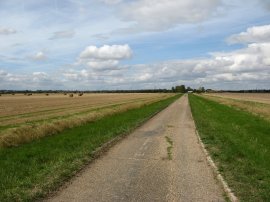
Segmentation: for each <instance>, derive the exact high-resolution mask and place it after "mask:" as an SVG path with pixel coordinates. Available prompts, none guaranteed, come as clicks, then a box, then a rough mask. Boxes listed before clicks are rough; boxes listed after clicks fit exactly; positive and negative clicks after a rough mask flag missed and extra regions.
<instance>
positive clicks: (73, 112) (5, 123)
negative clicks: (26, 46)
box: [0, 93, 172, 147]
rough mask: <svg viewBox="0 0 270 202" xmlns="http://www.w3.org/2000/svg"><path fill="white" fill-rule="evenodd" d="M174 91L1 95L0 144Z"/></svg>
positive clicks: (22, 140) (47, 132)
mask: <svg viewBox="0 0 270 202" xmlns="http://www.w3.org/2000/svg"><path fill="white" fill-rule="evenodd" d="M170 96H172V94H162V93H160V94H147V93H134V94H84V95H82V96H79V95H78V94H74V95H73V97H69V95H68V94H67V95H64V94H49V95H46V94H41V95H40V94H33V95H32V96H26V95H23V94H17V95H2V96H1V97H0V147H9V146H17V145H19V144H22V143H25V142H30V141H32V140H33V139H38V138H40V137H44V136H47V135H53V134H56V133H59V132H61V131H62V130H64V129H65V128H72V127H74V126H78V125H81V124H83V123H86V122H89V121H93V120H96V119H98V118H100V117H103V116H106V115H108V114H112V113H116V112H120V111H124V110H127V109H132V108H136V107H139V106H142V105H144V104H149V103H152V102H155V101H158V100H161V99H165V98H168V97H170Z"/></svg>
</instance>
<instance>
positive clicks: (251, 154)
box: [189, 95, 270, 202]
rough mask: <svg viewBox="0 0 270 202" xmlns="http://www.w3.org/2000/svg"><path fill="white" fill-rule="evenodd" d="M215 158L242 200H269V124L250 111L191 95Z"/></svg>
mask: <svg viewBox="0 0 270 202" xmlns="http://www.w3.org/2000/svg"><path fill="white" fill-rule="evenodd" d="M189 102H190V105H191V110H192V114H193V117H194V120H195V123H196V126H197V129H198V131H199V134H200V136H201V138H202V141H203V142H204V144H205V145H206V147H207V150H208V151H209V152H210V154H211V156H212V158H213V159H214V161H215V162H216V163H217V166H218V168H219V170H220V172H221V173H222V175H223V176H224V178H225V180H226V181H227V182H228V184H229V186H230V187H231V188H232V189H233V191H234V192H235V194H236V196H237V197H239V198H240V200H241V201H252V202H254V201H256V202H257V201H270V123H269V122H268V121H266V120H265V119H262V118H260V117H258V116H255V115H253V114H251V113H249V112H246V111H241V110H239V109H235V108H233V107H229V106H227V105H223V104H219V103H217V102H214V101H211V100H208V99H205V98H202V97H199V96H195V95H190V96H189Z"/></svg>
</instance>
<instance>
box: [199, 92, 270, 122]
mask: <svg viewBox="0 0 270 202" xmlns="http://www.w3.org/2000/svg"><path fill="white" fill-rule="evenodd" d="M237 94H238V93H237ZM246 94H247V93H246ZM246 94H243V96H242V97H243V98H242V99H241V98H240V97H241V94H240V93H239V94H238V95H234V93H230V94H229V93H228V94H227V93H224V96H223V94H204V95H203V97H205V98H207V99H211V100H213V101H216V102H219V103H222V104H226V105H228V106H232V107H235V108H238V109H241V110H245V111H248V112H250V113H252V114H254V115H257V116H260V117H262V118H264V119H266V120H267V121H270V100H269V103H268V104H267V97H269V99H270V96H269V95H270V94H260V93H249V94H248V95H246ZM250 94H252V95H250ZM230 95H231V96H230ZM256 95H257V96H258V97H256ZM237 97H238V98H237ZM249 97H250V98H249ZM251 97H253V98H251ZM250 100H252V101H250ZM255 100H259V101H255Z"/></svg>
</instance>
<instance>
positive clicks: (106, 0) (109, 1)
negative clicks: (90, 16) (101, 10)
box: [100, 0, 122, 4]
mask: <svg viewBox="0 0 270 202" xmlns="http://www.w3.org/2000/svg"><path fill="white" fill-rule="evenodd" d="M100 1H101V2H104V3H106V4H119V3H121V2H122V0H100Z"/></svg>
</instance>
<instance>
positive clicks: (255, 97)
mask: <svg viewBox="0 0 270 202" xmlns="http://www.w3.org/2000/svg"><path fill="white" fill-rule="evenodd" d="M206 95H210V96H217V97H222V98H232V99H237V100H242V101H243V100H244V101H253V102H260V103H265V104H270V93H209V94H206Z"/></svg>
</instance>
